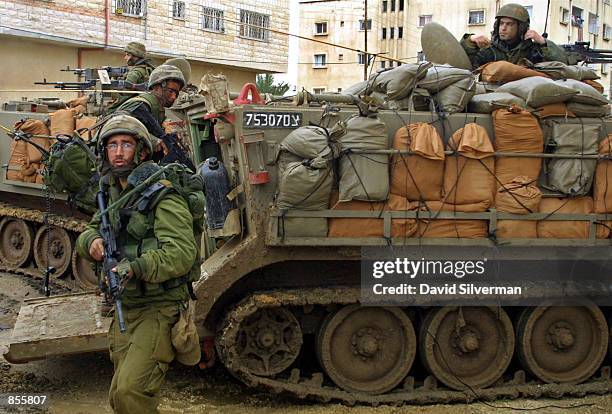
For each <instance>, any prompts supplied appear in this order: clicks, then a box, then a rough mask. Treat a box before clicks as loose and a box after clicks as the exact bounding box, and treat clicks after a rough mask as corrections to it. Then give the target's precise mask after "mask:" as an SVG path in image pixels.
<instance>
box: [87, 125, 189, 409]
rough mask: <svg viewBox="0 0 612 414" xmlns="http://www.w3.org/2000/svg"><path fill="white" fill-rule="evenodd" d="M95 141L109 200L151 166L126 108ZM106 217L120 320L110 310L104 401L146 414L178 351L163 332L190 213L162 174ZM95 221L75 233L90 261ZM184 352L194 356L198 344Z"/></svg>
mask: <svg viewBox="0 0 612 414" xmlns="http://www.w3.org/2000/svg"><path fill="white" fill-rule="evenodd" d="M98 146H99V147H98V149H99V153H100V155H101V160H102V163H103V169H102V171H103V174H104V175H103V176H102V178H101V180H102V181H101V182H102V188H103V189H104V191H105V192H106V193H107V199H108V200H109V204H110V203H112V202H115V201H117V200H118V199H119V198H120V197H121V196H122V195H125V194H126V192H128V191H130V190H131V189H133V188H134V186H136V185H137V184H138V183H139V182H142V181H144V179H146V178H147V177H148V176H150V175H151V174H152V171H155V170H156V169H158V168H159V167H158V166H157V165H156V164H155V163H153V162H152V161H149V159H150V157H151V153H152V151H153V147H152V145H151V141H150V138H149V133H148V131H147V129H146V128H145V127H144V125H143V124H142V123H141V122H140V121H138V120H137V119H135V118H133V117H131V116H129V115H124V114H117V115H115V116H113V117H112V118H110V119H109V120H108V121H107V122H106V123H105V124H104V126H103V127H102V129H101V130H100V135H99V141H98ZM109 219H110V222H111V224H112V226H113V228H114V229H115V234H116V237H117V244H118V246H119V247H120V250H121V254H122V260H121V261H120V262H119V264H118V265H117V267H116V268H115V271H116V272H117V273H118V275H119V276H120V278H121V284H122V286H124V290H123V294H122V300H123V305H122V309H123V315H124V319H125V322H126V332H125V333H121V332H120V330H119V326H118V320H117V317H116V316H115V318H114V320H113V322H112V323H111V326H110V329H109V332H108V343H109V350H110V357H111V360H112V362H113V365H114V375H113V379H112V382H111V386H110V391H109V400H110V405H111V407H112V408H113V410H114V411H115V413H130V414H131V413H153V412H157V405H158V398H157V394H158V392H159V389H160V387H161V385H162V383H163V381H164V377H165V373H166V371H167V369H168V364H169V363H170V362H172V360H173V359H174V358H175V356H176V357H178V356H180V355H181V354H180V353H177V351H176V349H175V348H173V342H172V338H171V331H172V328H173V326H174V325H175V324H176V322H177V321H178V319H179V317H180V312H181V310H184V309H185V307H186V304H187V302H188V300H189V290H188V286H187V282H186V280H187V278H186V277H185V275H187V274H188V273H189V272H190V270H191V268H192V265H193V264H194V261H195V259H196V242H195V238H194V233H193V227H192V220H193V219H192V216H191V213H190V210H189V207H188V205H187V202H186V201H185V199H184V198H183V197H182V196H180V195H179V194H178V193H177V192H176V191H174V189H173V188H172V186H171V185H170V184H169V182H167V181H165V180H159V181H157V182H156V183H153V184H152V185H151V186H150V187H148V188H147V189H145V190H143V191H142V192H141V193H136V194H133V195H132V196H131V197H128V199H127V200H125V202H123V203H121V204H120V205H118V206H116V208H113V209H112V210H111V211H109ZM99 228H100V219H99V218H97V217H96V216H95V215H94V218H93V219H92V221H91V222H90V223H89V225H88V226H87V228H86V229H85V231H84V232H83V233H81V235H80V236H79V238H78V240H77V249H78V252H79V254H80V255H81V256H82V257H84V258H87V259H89V260H91V261H96V262H100V261H102V259H103V251H104V250H103V249H104V241H103V239H102V238H101V236H100V233H99ZM115 314H116V312H115ZM192 352H195V353H196V354H198V355H199V345H198V346H195V347H194V348H193V351H192ZM198 355H195V358H196V359H199V356H198ZM196 363H197V362H196Z"/></svg>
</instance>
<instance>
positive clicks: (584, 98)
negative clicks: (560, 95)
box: [555, 79, 608, 105]
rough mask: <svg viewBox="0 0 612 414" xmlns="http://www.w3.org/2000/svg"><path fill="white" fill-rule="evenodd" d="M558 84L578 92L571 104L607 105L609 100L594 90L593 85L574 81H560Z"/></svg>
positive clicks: (570, 100)
mask: <svg viewBox="0 0 612 414" xmlns="http://www.w3.org/2000/svg"><path fill="white" fill-rule="evenodd" d="M555 82H556V83H558V84H560V85H563V86H566V87H568V88H572V89H574V90H576V91H578V95H574V96H572V97H571V98H570V99H569V102H579V103H583V104H587V105H607V104H608V100H607V99H606V98H604V96H603V95H602V94H601V93H599V91H598V90H597V89H595V88H593V87H592V86H591V85H587V84H586V83H584V82H580V81H577V80H574V79H566V80H558V81H555Z"/></svg>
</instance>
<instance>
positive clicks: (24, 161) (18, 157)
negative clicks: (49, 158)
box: [6, 119, 51, 184]
mask: <svg viewBox="0 0 612 414" xmlns="http://www.w3.org/2000/svg"><path fill="white" fill-rule="evenodd" d="M14 128H15V129H16V130H19V131H23V132H25V133H26V134H31V135H45V136H47V135H49V128H48V127H47V124H46V123H45V122H43V121H41V120H39V119H25V120H22V121H19V122H17V123H16V124H15V125H14ZM31 139H32V141H33V142H35V143H36V144H38V145H39V146H41V147H43V148H44V149H46V150H49V148H50V147H51V142H50V140H49V138H47V137H35V136H33V137H32V138H31ZM41 162H42V153H41V152H40V151H39V150H38V149H37V148H36V147H34V146H33V145H30V144H28V143H26V142H25V141H17V140H13V142H12V143H11V157H10V159H9V163H8V166H9V168H8V170H7V173H6V178H7V179H9V180H16V181H24V182H28V183H39V184H42V182H43V181H42V175H41V174H40V171H41V169H42V164H41Z"/></svg>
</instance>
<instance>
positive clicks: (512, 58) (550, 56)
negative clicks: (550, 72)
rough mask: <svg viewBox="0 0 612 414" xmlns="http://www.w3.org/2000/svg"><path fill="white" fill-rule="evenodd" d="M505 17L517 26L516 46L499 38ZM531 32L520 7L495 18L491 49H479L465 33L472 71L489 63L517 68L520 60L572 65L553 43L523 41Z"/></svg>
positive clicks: (510, 6) (464, 43)
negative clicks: (503, 62)
mask: <svg viewBox="0 0 612 414" xmlns="http://www.w3.org/2000/svg"><path fill="white" fill-rule="evenodd" d="M502 17H508V18H511V19H514V20H516V21H517V22H518V33H517V35H518V39H517V41H516V42H514V43H509V42H506V41H503V40H501V39H500V38H499V21H500V19H501V18H502ZM527 30H529V13H528V12H527V10H526V9H525V8H524V7H523V6H521V5H519V4H512V3H511V4H506V5H505V6H503V7H502V8H500V9H499V12H498V13H497V15H496V16H495V25H494V27H493V38H492V41H491V45H490V46H489V47H486V48H483V49H480V48H478V46H477V45H476V44H475V43H474V42H472V41H471V40H470V36H472V34H473V33H466V34H464V35H463V38H462V39H461V42H460V43H461V46H462V47H463V49H464V50H465V52H466V53H467V55H468V57H469V58H470V61H471V62H472V67H473V68H477V67H479V66H482V65H484V64H485V63H489V62H496V61H499V60H505V61H508V62H511V63H514V64H517V63H518V62H519V61H520V60H521V59H528V60H530V61H531V62H532V63H540V62H545V61H553V60H554V61H559V62H563V63H566V64H567V63H569V62H568V57H567V54H566V53H565V51H564V50H563V49H562V48H560V47H559V46H557V45H556V44H555V43H554V42H552V41H550V40H548V39H547V40H546V44H545V45H540V44H537V43H535V42H533V41H532V40H531V39H529V40H520V39H523V38H524V36H525V33H526V32H527Z"/></svg>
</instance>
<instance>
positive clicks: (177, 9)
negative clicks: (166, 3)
mask: <svg viewBox="0 0 612 414" xmlns="http://www.w3.org/2000/svg"><path fill="white" fill-rule="evenodd" d="M172 17H173V18H175V19H180V20H185V2H184V1H177V0H174V1H173V2H172Z"/></svg>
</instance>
